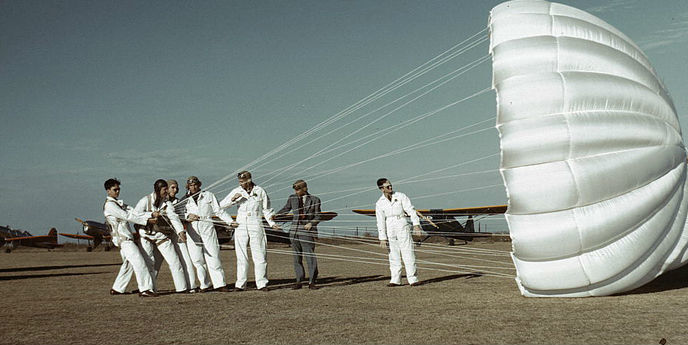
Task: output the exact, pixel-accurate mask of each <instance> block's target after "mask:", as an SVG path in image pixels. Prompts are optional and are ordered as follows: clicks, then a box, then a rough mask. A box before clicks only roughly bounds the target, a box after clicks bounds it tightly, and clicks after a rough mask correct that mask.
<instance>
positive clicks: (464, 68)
mask: <svg viewBox="0 0 688 345" xmlns="http://www.w3.org/2000/svg"><path fill="white" fill-rule="evenodd" d="M489 59H490V56H489V55H485V56H483V57H481V58H479V59H477V60H475V61H473V62H471V63H469V64H466V65H464V66H462V67H459V68H458V69H456V70H454V71H452V72H450V73H448V74H445V75H444V76H442V77H440V78H438V79H436V80H434V81H432V82H430V83H428V84H426V85H423V86H422V87H420V88H417V89H415V90H413V91H411V92H409V93H407V94H405V95H403V96H401V97H398V98H397V99H395V100H393V101H391V102H388V103H386V104H385V105H383V106H381V107H378V108H377V109H375V110H372V111H370V112H368V113H366V114H364V115H362V116H359V117H358V118H356V119H354V120H352V121H350V122H348V123H346V124H343V125H341V126H339V127H336V128H334V129H332V130H330V131H329V132H327V133H325V134H322V135H320V136H318V137H316V138H314V139H312V140H310V141H308V142H306V143H304V144H302V145H300V146H298V147H297V148H295V149H294V151H298V150H299V149H301V148H303V147H305V146H308V145H309V144H311V143H313V142H315V141H317V140H319V139H321V138H323V137H327V136H328V135H330V134H332V133H334V132H336V131H338V130H340V129H341V128H344V127H346V126H349V125H351V124H352V123H354V122H356V121H359V120H361V119H363V118H365V117H368V116H369V115H371V114H373V113H375V112H377V111H379V110H381V109H384V108H386V107H387V106H389V105H391V104H394V103H396V102H397V101H400V100H402V99H404V98H406V97H408V96H410V95H412V94H414V93H416V92H418V91H420V90H422V89H424V88H426V87H428V86H431V85H432V84H434V83H437V82H439V81H441V80H442V79H444V78H447V77H449V76H451V75H452V74H455V73H458V75H455V76H453V77H451V78H450V79H449V80H446V81H445V82H443V83H442V84H440V85H437V86H436V87H434V88H433V89H431V90H429V91H427V92H425V93H423V94H422V95H420V96H418V97H416V98H414V99H412V100H411V101H408V102H407V103H404V104H403V105H401V106H400V107H399V108H396V109H394V110H392V111H391V112H389V113H387V114H385V115H384V116H383V117H386V116H387V115H389V114H391V113H393V112H394V111H396V110H399V109H400V108H402V107H404V106H406V105H408V104H409V103H411V102H413V101H415V100H417V99H418V98H420V97H422V96H424V95H426V94H427V93H429V92H430V91H433V90H434V89H436V88H438V87H440V86H442V85H444V84H446V83H447V82H449V81H451V80H453V79H455V78H456V77H458V76H460V75H462V74H463V73H465V72H467V71H468V70H471V69H473V68H474V67H476V66H477V65H480V64H481V63H483V62H486V61H489ZM400 86H401V85H400ZM391 91H393V90H390V91H389V92H391ZM386 93H388V92H386ZM386 93H385V94H386ZM382 96H384V95H381V96H380V97H382ZM371 102H372V101H371ZM368 103H370V102H368ZM366 105H367V104H366ZM358 109H360V108H358ZM358 109H355V110H358ZM355 110H353V111H355ZM353 111H352V112H353ZM379 120H381V118H380V119H378V120H376V121H379ZM376 121H374V122H376ZM374 122H373V123H374ZM370 125H372V123H371V124H368V126H370ZM365 127H367V126H364V127H363V128H360V129H359V130H358V131H355V132H353V133H351V134H349V135H347V136H346V137H344V138H341V139H339V140H338V141H336V142H334V143H331V144H329V145H328V146H326V147H325V148H323V149H322V150H321V151H323V150H327V149H328V148H330V147H332V146H334V145H336V144H338V143H339V142H341V141H342V140H344V139H346V138H348V137H350V136H352V135H354V134H356V133H357V132H359V131H361V130H363V129H364V128H365ZM358 140H362V139H358ZM354 142H355V141H354ZM350 144H352V143H349V145H350ZM321 151H319V152H316V153H315V154H314V155H312V156H311V157H308V158H306V160H308V159H311V158H314V157H317V156H319V155H321ZM275 159H276V158H275ZM273 160H274V159H273ZM273 160H269V161H266V162H263V163H262V164H261V165H259V166H257V167H261V166H263V165H265V164H268V163H270V162H272V161H273ZM301 162H303V160H302V161H299V162H295V163H293V164H291V165H290V166H288V167H285V168H282V169H279V170H277V172H280V171H282V170H285V169H286V170H290V169H291V168H293V167H294V166H296V165H298V164H300V163H301ZM280 173H281V172H280Z"/></svg>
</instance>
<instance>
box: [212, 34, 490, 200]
mask: <svg viewBox="0 0 688 345" xmlns="http://www.w3.org/2000/svg"><path fill="white" fill-rule="evenodd" d="M485 31H487V27H486V28H484V29H482V30H480V31H478V32H477V33H475V34H473V35H472V36H470V37H469V38H467V39H465V40H463V41H462V42H460V43H458V44H456V45H454V46H453V47H451V48H449V49H448V50H446V51H445V52H443V53H441V54H440V55H438V56H436V57H434V58H432V59H430V60H429V61H427V62H425V63H423V64H422V65H420V66H418V67H416V68H415V69H413V70H412V71H410V72H408V73H406V74H405V75H403V76H402V77H399V78H397V79H396V80H394V81H393V82H391V83H388V84H387V85H385V86H383V87H382V88H380V89H378V90H377V91H375V92H373V93H372V94H370V95H368V96H366V97H364V98H363V99H361V100H359V101H358V102H356V103H354V104H353V105H351V106H349V107H347V108H345V109H344V110H342V111H340V112H338V113H336V114H335V115H333V116H331V117H330V118H328V119H326V120H324V121H322V122H320V123H319V124H317V125H316V126H314V127H313V128H311V129H309V130H308V131H306V132H304V133H301V134H299V135H298V136H296V137H294V138H292V139H290V140H288V141H287V142H285V143H283V144H282V145H280V146H278V147H276V148H274V149H272V150H271V151H269V152H267V153H265V154H263V155H262V156H260V157H258V158H256V159H255V160H253V161H252V162H250V163H248V164H246V165H244V166H243V167H241V168H239V169H237V170H236V171H235V172H234V173H231V174H229V175H226V176H224V177H222V178H220V179H219V180H217V181H216V182H214V183H212V184H211V185H209V186H208V187H207V188H206V189H207V190H209V189H211V188H214V187H216V186H217V185H220V184H222V183H225V182H226V181H227V180H229V179H231V178H232V177H233V175H234V174H235V173H237V172H239V171H242V170H246V169H248V168H250V167H252V166H254V165H255V164H257V163H259V162H261V161H263V160H265V159H267V158H269V157H272V156H274V155H275V154H277V153H279V152H281V151H283V150H284V149H286V148H287V147H289V146H291V145H293V144H294V143H297V142H299V141H301V140H302V139H304V138H306V137H308V136H310V135H311V134H312V133H314V132H316V131H318V130H320V129H322V128H324V127H327V126H329V125H330V124H331V123H333V122H335V121H337V120H339V119H340V118H341V117H344V116H346V115H348V113H351V112H352V111H354V110H355V109H358V108H360V107H362V106H363V105H365V104H367V103H370V102H371V101H372V100H375V99H377V98H379V97H381V96H382V95H384V94H383V92H384V91H385V90H387V89H389V88H390V87H392V86H394V85H396V84H398V83H400V82H401V81H403V80H405V79H409V78H408V76H409V75H412V74H413V73H417V71H418V70H422V69H423V68H425V66H426V65H428V64H431V65H432V64H433V61H435V60H437V59H440V58H441V57H442V56H444V55H446V54H447V53H448V52H450V51H452V50H454V49H456V48H457V47H460V46H462V45H463V44H464V43H466V42H468V41H470V40H472V39H473V38H475V37H476V36H479V35H481V34H483V33H484V32H485ZM483 36H484V37H483V38H482V39H481V40H485V39H486V38H487V35H483ZM464 51H465V50H463V51H461V53H463V52H464ZM455 56H458V54H457V55H454V56H453V57H455ZM445 61H446V60H445ZM433 68H434V67H433ZM427 71H428V70H425V71H424V72H423V73H427ZM415 78H417V77H415ZM415 78H414V79H415ZM411 80H413V79H410V80H408V81H405V82H403V84H401V85H404V84H406V83H408V82H409V81H411ZM401 85H397V86H394V87H395V88H398V87H399V86H401ZM366 102H367V103H366ZM362 104H363V105H362ZM357 107H358V108H357ZM351 109H354V110H351Z"/></svg>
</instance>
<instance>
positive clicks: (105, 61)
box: [0, 0, 688, 234]
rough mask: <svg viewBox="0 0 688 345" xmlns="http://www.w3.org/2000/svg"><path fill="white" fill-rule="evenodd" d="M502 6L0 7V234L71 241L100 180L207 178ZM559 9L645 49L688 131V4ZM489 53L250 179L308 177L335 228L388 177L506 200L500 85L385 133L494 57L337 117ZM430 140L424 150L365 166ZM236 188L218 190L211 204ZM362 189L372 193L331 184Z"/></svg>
mask: <svg viewBox="0 0 688 345" xmlns="http://www.w3.org/2000/svg"><path fill="white" fill-rule="evenodd" d="M500 2H501V1H466V0H464V1H456V0H451V1H439V0H438V1H430V2H427V1H204V2H188V1H145V2H144V1H32V0H22V1H18V0H17V1H3V2H0V78H1V82H0V119H1V120H2V123H3V126H2V127H0V147H1V149H0V161H1V162H2V165H1V166H0V178H1V180H2V183H0V216H1V217H0V224H2V225H5V224H7V225H10V226H11V227H13V228H21V229H26V230H29V231H31V232H32V233H34V234H44V233H47V231H48V229H49V228H50V227H56V228H57V229H58V230H59V231H60V232H72V233H73V232H75V231H77V230H79V227H78V224H77V223H76V222H75V221H74V220H73V218H74V217H80V218H84V219H94V220H101V219H102V208H101V207H102V202H103V200H104V190H103V188H102V183H103V181H104V180H105V179H107V178H109V177H117V178H119V179H120V180H121V181H122V182H123V192H122V195H121V197H122V198H123V199H124V200H125V201H126V202H128V203H130V204H133V203H135V202H136V201H137V200H138V199H139V198H140V197H142V196H143V195H145V194H147V193H149V192H150V191H151V190H152V184H153V181H154V180H155V179H157V178H176V179H177V180H179V181H180V182H181V181H183V180H184V179H185V178H186V177H187V176H189V175H196V176H199V177H200V178H201V180H202V181H203V182H204V184H205V185H206V186H209V185H210V184H211V183H213V182H215V181H218V180H220V179H221V178H222V177H224V176H225V175H228V174H231V173H233V172H234V171H236V170H237V169H239V168H241V167H242V166H244V165H246V164H247V163H249V162H251V161H253V160H254V159H256V158H258V157H260V156H261V155H263V154H265V153H267V152H270V151H271V150H273V149H275V148H276V147H278V146H279V145H281V144H282V143H284V142H286V141H288V140H290V139H292V138H294V137H296V136H298V135H299V134H301V133H303V132H304V131H307V130H308V129H310V128H312V127H313V126H315V125H316V124H318V123H320V122H322V121H324V120H326V119H328V118H330V117H331V116H332V115H334V114H336V113H338V112H339V111H340V110H342V109H345V108H346V107H347V106H349V105H352V104H354V103H355V102H357V101H358V100H360V99H362V98H364V97H366V96H368V95H370V94H371V93H373V92H374V91H375V90H377V89H379V88H381V87H382V86H384V85H386V84H387V83H389V82H391V81H393V80H395V79H397V78H398V77H400V76H402V75H404V74H405V73H407V72H409V71H411V70H413V69H414V68H415V67H417V66H419V65H421V64H423V63H425V62H426V61H428V60H430V59H432V58H433V57H435V56H437V55H438V54H440V53H442V52H443V51H445V50H446V49H449V48H450V47H452V46H454V45H455V44H457V43H459V42H461V41H463V40H464V39H466V38H468V37H469V36H471V35H473V34H475V33H478V32H480V31H481V30H483V29H484V28H485V26H486V24H487V19H488V15H489V10H490V9H491V8H492V7H493V6H495V5H496V4H498V3H500ZM564 3H566V4H569V5H572V6H574V7H578V8H581V9H584V10H588V11H589V12H591V13H593V14H594V15H596V16H598V17H600V18H602V19H603V20H605V21H607V22H609V23H610V24H612V25H614V26H615V27H617V28H618V29H619V30H621V31H622V32H624V33H625V34H626V35H627V36H629V37H630V38H631V39H633V40H634V41H635V42H636V43H637V44H638V45H639V46H640V47H641V48H643V49H644V51H645V53H646V54H647V55H648V56H649V58H650V61H651V62H652V63H653V65H654V67H655V69H656V70H657V72H658V74H659V75H660V76H661V77H662V79H663V80H664V82H665V84H666V85H667V87H668V89H669V91H670V93H671V95H672V96H673V98H674V102H675V104H676V107H677V110H678V112H679V115H680V121H681V122H682V124H683V125H684V126H685V123H686V119H685V117H684V116H685V114H686V110H688V100H687V99H686V97H685V95H686V94H687V91H688V90H687V87H686V85H685V82H684V81H685V79H686V74H687V73H688V70H687V69H686V68H685V66H684V65H685V62H686V61H688V59H687V57H688V44H687V43H688V3H687V2H685V1H681V0H671V1H661V2H649V1H636V0H618V1H606V2H605V1H592V0H589V1H564ZM486 54H487V43H486V42H483V43H481V44H479V45H478V46H477V47H475V48H474V49H471V50H470V51H467V52H466V53H465V54H462V55H461V56H459V57H457V58H455V59H452V60H451V61H449V62H448V63H446V64H444V65H442V66H440V67H439V68H437V69H436V70H433V71H432V72H430V73H428V74H427V75H424V76H423V77H421V78H419V79H418V80H416V81H414V82H413V83H411V84H409V85H408V86H406V87H405V88H401V89H399V90H397V91H395V93H391V94H389V95H387V96H385V97H384V98H382V99H381V100H380V101H379V102H378V103H375V104H371V105H370V106H368V107H367V108H365V109H362V111H360V112H357V113H353V114H351V115H350V116H348V117H346V118H345V119H343V120H342V121H339V122H337V123H334V124H332V126H330V127H327V128H325V129H323V130H321V131H318V132H316V133H315V135H314V136H313V137H311V138H315V137H317V136H318V135H323V134H326V135H324V136H323V137H322V138H320V139H319V140H317V141H314V142H313V143H312V144H310V145H308V146H306V147H304V148H301V149H299V150H296V151H293V150H291V151H290V150H287V151H284V152H281V153H279V154H278V155H277V156H275V157H276V158H277V159H275V160H273V161H270V162H268V163H267V164H265V165H264V166H262V167H259V168H256V169H255V170H254V169H252V171H253V172H254V179H255V180H256V182H257V183H258V184H261V185H264V187H266V189H267V191H268V193H269V194H270V195H271V198H272V199H273V204H274V207H276V208H279V207H281V206H282V204H283V202H284V200H285V199H286V197H287V196H288V194H289V192H290V189H289V187H290V186H291V183H292V182H293V181H294V180H295V179H297V178H300V177H303V176H306V177H308V176H313V177H312V178H307V180H308V181H309V187H310V190H311V192H312V193H314V194H316V195H321V198H322V199H323V202H324V208H325V209H326V210H336V211H337V212H339V213H340V217H338V220H339V221H340V222H339V223H338V226H342V227H347V226H348V227H350V226H356V225H360V226H370V225H371V223H370V221H371V220H372V219H366V218H365V217H362V216H356V215H353V214H351V213H350V212H349V211H347V210H348V209H350V208H352V207H372V204H373V203H374V201H375V200H376V199H377V197H378V195H379V192H378V191H377V190H376V189H375V188H374V183H375V180H376V179H377V178H378V177H380V176H386V177H389V178H390V179H391V180H392V182H393V183H394V182H395V181H403V180H405V179H410V178H411V177H416V178H415V180H422V181H417V182H409V183H394V184H395V188H396V189H397V190H399V191H403V192H405V193H406V194H408V195H409V196H410V197H411V199H412V200H413V201H414V204H415V205H416V207H417V208H444V207H468V206H477V205H487V204H503V203H506V195H505V192H504V187H503V185H501V183H502V181H501V178H500V177H499V174H498V173H497V171H496V169H497V168H498V164H499V162H498V158H497V157H496V156H492V155H494V154H495V153H497V152H498V150H499V142H498V140H499V139H498V135H497V131H496V130H495V129H494V120H490V119H491V118H493V117H494V114H495V102H494V92H492V91H489V92H486V93H483V94H481V95H479V96H477V97H474V98H471V99H470V100H467V101H465V102H462V103H460V104H457V105H455V106H453V107H450V108H448V109H446V110H444V111H441V112H438V113H437V114H436V115H433V116H431V117H429V118H428V119H426V120H424V121H422V122H420V123H417V124H414V125H412V126H409V127H406V128H404V129H402V130H399V131H395V132H391V130H389V134H388V135H386V136H384V137H383V136H382V134H384V133H386V132H388V130H387V129H389V128H393V126H394V125H396V124H400V123H402V122H403V121H405V120H409V119H412V118H414V117H416V116H419V115H421V114H424V113H427V112H430V111H433V110H436V109H439V108H441V107H442V106H444V105H447V104H449V103H451V102H455V101H457V100H460V99H462V98H464V97H467V96H469V95H471V94H473V93H475V92H477V91H480V90H483V89H485V88H488V87H489V86H490V73H491V67H490V64H489V62H486V63H482V64H480V65H479V66H477V67H476V68H475V69H472V70H470V71H469V72H467V73H466V74H464V75H462V76H460V77H458V78H456V79H454V80H452V81H451V82H448V83H447V84H446V85H444V86H442V87H440V88H438V89H437V90H435V91H433V92H431V93H429V94H428V95H427V96H425V97H422V98H420V99H418V100H417V101H415V102H413V103H410V104H409V105H408V106H405V107H403V108H402V109H399V110H398V111H396V112H394V113H390V114H389V115H387V116H384V118H382V119H380V120H379V121H378V122H375V123H373V124H372V125H370V126H369V127H365V128H364V129H362V130H361V132H359V133H356V134H354V135H352V136H351V137H349V138H345V136H346V135H348V134H351V133H353V132H354V131H355V130H356V129H357V128H363V127H364V126H365V125H367V124H369V123H370V122H371V121H372V119H379V118H381V117H382V115H383V114H385V113H386V111H385V110H386V109H385V110H383V111H381V112H377V113H373V114H371V115H369V116H367V117H365V118H363V119H361V120H359V121H357V122H353V123H351V124H350V125H348V126H345V124H346V123H348V121H353V120H354V119H356V118H358V117H359V116H362V115H364V114H366V112H367V111H370V110H373V109H375V108H376V107H378V106H381V105H383V104H385V103H387V102H391V101H393V100H395V99H396V98H397V97H399V96H401V95H404V94H406V93H407V92H410V91H412V90H414V89H415V88H418V87H421V86H422V85H424V84H425V83H428V82H430V81H432V80H435V79H436V78H439V77H441V76H444V75H446V74H447V73H449V72H451V71H453V70H455V69H457V68H459V67H461V66H465V65H467V64H469V63H470V62H471V61H474V60H476V59H479V58H482V57H485V56H486ZM388 109H390V110H391V109H393V107H392V108H388ZM480 121H487V122H485V123H482V124H479V125H477V126H476V127H472V128H470V129H467V130H466V132H465V133H469V132H471V131H472V130H476V129H480V130H483V131H481V132H479V133H477V134H473V135H467V136H465V137H457V138H452V139H448V140H447V141H444V142H438V141H439V140H441V139H442V138H444V137H443V135H444V134H447V135H450V134H449V133H450V132H451V131H454V130H458V129H461V128H464V127H466V126H469V125H472V124H476V123H479V122H480ZM684 130H685V128H684ZM378 131H379V132H378ZM366 135H371V138H372V137H379V139H378V140H377V141H375V142H371V143H369V144H366V145H363V146H361V147H360V148H357V149H355V150H352V151H351V152H347V153H346V154H342V155H341V156H336V157H334V155H335V154H337V153H338V152H344V151H345V150H348V149H349V148H351V147H353V146H348V147H341V148H339V149H338V150H339V151H336V150H334V151H332V152H331V153H329V155H326V156H321V157H318V158H316V159H312V160H309V161H305V162H303V163H301V164H299V166H298V167H297V168H296V169H294V170H293V171H290V172H289V173H284V174H282V175H279V176H276V177H275V176H274V174H275V171H277V170H278V169H280V168H283V167H285V166H287V165H289V164H290V163H291V162H294V161H295V160H300V159H304V158H305V157H308V156H309V155H312V154H313V153H315V152H317V151H318V150H319V149H321V148H324V147H326V146H327V145H328V144H331V143H333V142H336V141H337V140H338V139H343V141H342V142H341V143H340V144H337V145H336V146H335V147H334V148H338V147H340V146H342V144H344V143H347V142H351V141H353V140H356V139H360V138H363V137H365V136H366ZM450 136H451V135H450ZM433 138H434V139H433ZM433 140H434V141H433ZM425 141H427V142H428V144H432V145H428V146H425V147H423V148H420V149H417V150H411V151H408V152H405V153H403V154H400V155H394V156H389V157H384V158H378V159H373V158H374V157H377V156H379V155H384V154H385V153H389V152H390V151H392V150H394V149H395V148H402V147H407V146H409V145H413V144H416V143H420V142H425ZM328 157H331V158H332V159H331V160H329V161H326V162H324V163H322V164H321V165H318V166H315V167H313V165H315V164H318V163H321V162H323V160H324V159H326V158H328ZM368 159H371V161H369V162H366V163H363V164H359V165H353V164H356V163H357V162H362V161H366V160H368ZM476 159H480V160H478V161H476V162H474V163H468V164H465V165H462V166H459V164H461V163H462V162H470V161H472V160H476ZM263 162H265V161H263ZM347 165H352V166H351V167H350V168H347V169H342V170H341V171H336V172H333V173H330V174H328V175H324V176H321V177H315V176H320V175H323V174H325V173H327V172H328V171H332V169H337V168H340V167H345V166H347ZM447 167H452V168H450V169H447V170H444V171H442V170H441V169H443V168H447ZM465 174H469V175H465ZM453 175H459V176H453ZM433 177H434V178H437V179H435V180H429V178H433ZM234 184H235V180H234V179H231V183H230V184H226V185H221V186H217V187H215V188H213V189H212V190H213V191H214V192H216V194H217V195H218V197H220V198H221V197H224V196H225V195H226V193H227V188H230V187H231V186H233V185H234ZM364 187H369V188H370V189H368V190H365V191H363V192H361V193H359V194H355V195H351V194H352V192H351V191H346V192H344V191H342V190H348V189H355V188H364ZM337 191H341V192H337ZM334 192H336V193H334ZM486 224H487V225H488V231H505V230H506V226H505V224H504V223H503V222H499V221H498V220H494V221H489V222H486Z"/></svg>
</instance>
